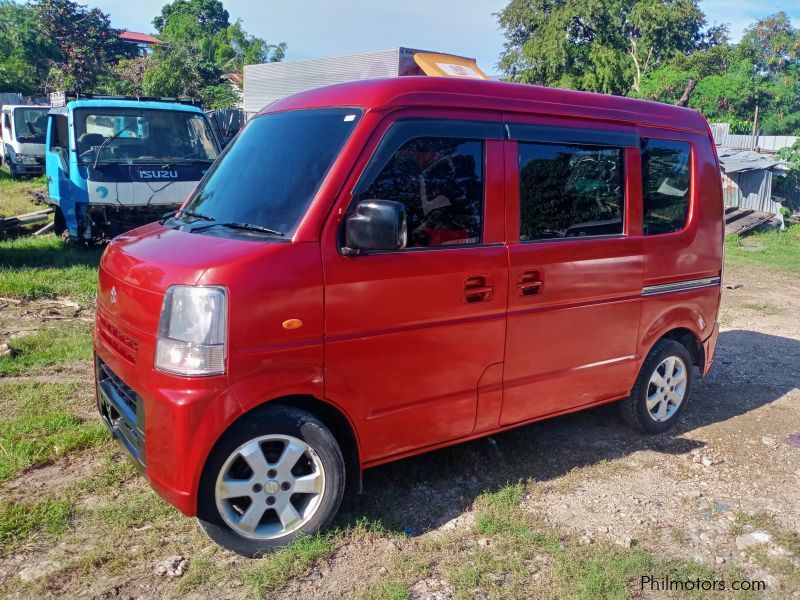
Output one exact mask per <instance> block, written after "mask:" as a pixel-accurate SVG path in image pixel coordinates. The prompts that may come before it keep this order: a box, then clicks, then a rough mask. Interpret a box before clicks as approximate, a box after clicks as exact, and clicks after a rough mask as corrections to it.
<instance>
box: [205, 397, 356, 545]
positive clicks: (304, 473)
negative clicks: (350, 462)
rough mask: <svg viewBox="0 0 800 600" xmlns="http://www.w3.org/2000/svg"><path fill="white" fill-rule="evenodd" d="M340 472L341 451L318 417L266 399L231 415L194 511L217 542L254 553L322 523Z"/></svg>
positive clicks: (334, 504) (336, 497)
mask: <svg viewBox="0 0 800 600" xmlns="http://www.w3.org/2000/svg"><path fill="white" fill-rule="evenodd" d="M345 480H346V478H345V463H344V458H343V457H342V452H341V450H340V448H339V445H338V444H337V442H336V438H335V437H334V436H333V434H332V433H331V432H330V430H329V429H328V428H327V427H326V426H325V425H324V424H323V423H322V421H320V420H319V419H317V418H316V417H314V416H313V415H311V414H310V413H307V412H305V411H303V410H300V409H297V408H294V407H289V406H281V405H274V406H269V405H267V406H265V407H263V408H261V409H257V410H256V411H254V412H253V413H251V414H248V415H246V416H244V417H243V418H241V419H239V420H238V421H237V422H236V423H234V424H233V425H232V426H231V428H230V429H229V430H228V431H227V432H226V433H225V434H224V435H223V436H222V438H221V439H220V441H219V442H218V443H217V446H216V447H215V448H214V450H213V451H212V453H211V455H210V456H209V458H208V461H207V462H206V466H205V469H204V470H203V474H202V476H201V478H200V486H199V488H198V497H197V519H198V521H199V523H200V526H201V527H202V529H203V531H205V533H206V534H207V535H208V537H210V538H211V539H212V540H213V541H214V542H216V543H217V544H219V545H220V546H222V547H224V548H227V549H228V550H231V551H233V552H236V553H238V554H241V555H243V556H247V557H250V558H256V557H259V556H263V555H264V554H267V553H268V552H270V551H272V550H275V549H277V548H281V547H283V546H285V545H287V544H289V543H290V542H292V541H293V540H294V539H296V538H298V537H300V536H303V535H308V534H315V533H317V532H319V531H320V530H322V529H323V528H325V527H326V526H327V525H328V524H329V523H330V522H331V520H332V519H333V517H334V516H335V514H336V512H337V510H338V509H339V505H340V504H341V501H342V497H343V496H344V488H345ZM239 494H240V495H239Z"/></svg>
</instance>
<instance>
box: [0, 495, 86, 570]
mask: <svg viewBox="0 0 800 600" xmlns="http://www.w3.org/2000/svg"><path fill="white" fill-rule="evenodd" d="M71 515H72V505H71V503H70V502H69V501H68V500H64V499H56V498H46V499H44V500H40V501H38V502H33V503H31V504H19V503H16V502H10V501H7V500H0V556H2V555H4V554H6V553H8V552H10V551H11V550H13V549H14V548H15V547H17V546H18V545H19V544H20V543H22V542H23V541H24V540H25V539H26V538H27V537H28V536H30V535H32V534H33V533H36V532H38V531H42V530H44V531H47V532H48V533H51V534H59V533H62V532H64V531H66V530H67V528H68V527H69V525H70V518H71Z"/></svg>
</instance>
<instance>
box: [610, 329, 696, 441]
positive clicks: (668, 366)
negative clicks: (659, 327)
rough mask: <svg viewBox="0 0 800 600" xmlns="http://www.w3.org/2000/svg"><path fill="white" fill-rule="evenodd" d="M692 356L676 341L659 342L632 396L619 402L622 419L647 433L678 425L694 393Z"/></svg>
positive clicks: (639, 377) (644, 367)
mask: <svg viewBox="0 0 800 600" xmlns="http://www.w3.org/2000/svg"><path fill="white" fill-rule="evenodd" d="M692 380H693V372H692V357H691V355H690V354H689V351H688V350H687V349H686V347H685V346H684V345H683V344H681V343H679V342H676V341H675V340H670V339H662V340H659V341H658V342H657V343H656V345H655V346H653V349H652V350H650V353H649V354H648V355H647V358H645V360H644V363H642V368H641V370H640V371H639V376H638V377H637V378H636V382H635V383H634V385H633V389H632V390H631V395H630V396H629V397H628V398H626V399H625V400H622V401H621V402H620V403H619V408H620V414H621V415H622V419H623V420H624V421H625V422H626V423H627V424H628V425H630V426H631V427H633V428H634V429H638V430H639V431H642V432H644V433H661V432H664V431H667V430H668V429H671V428H672V427H674V426H675V424H676V423H677V422H678V420H679V419H680V417H681V414H682V413H683V411H684V410H686V406H687V405H688V404H689V399H690V397H691V392H692Z"/></svg>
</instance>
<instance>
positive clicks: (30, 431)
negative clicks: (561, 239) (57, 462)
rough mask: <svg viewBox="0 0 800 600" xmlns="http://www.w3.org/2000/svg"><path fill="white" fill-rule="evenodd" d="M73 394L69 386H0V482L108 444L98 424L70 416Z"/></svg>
mask: <svg viewBox="0 0 800 600" xmlns="http://www.w3.org/2000/svg"><path fill="white" fill-rule="evenodd" d="M75 391H76V386H75V385H69V384H57V383H47V384H44V383H37V382H33V381H27V382H22V383H11V384H7V383H0V398H2V400H3V405H2V407H0V481H4V480H6V479H9V478H11V477H14V476H15V475H17V474H19V473H20V472H21V471H23V470H25V469H27V468H30V467H32V466H36V465H42V464H45V463H48V462H50V461H52V460H54V459H56V458H59V457H61V456H64V455H66V454H69V453H71V452H75V451H77V450H83V449H85V448H91V447H95V446H99V445H102V444H105V443H106V442H107V441H108V434H107V432H106V431H105V428H104V427H103V426H102V425H101V424H100V423H98V422H91V423H85V422H83V421H82V420H81V419H80V418H78V417H77V416H75V415H74V414H72V412H71V410H70V402H71V401H72V399H73V398H74V394H75Z"/></svg>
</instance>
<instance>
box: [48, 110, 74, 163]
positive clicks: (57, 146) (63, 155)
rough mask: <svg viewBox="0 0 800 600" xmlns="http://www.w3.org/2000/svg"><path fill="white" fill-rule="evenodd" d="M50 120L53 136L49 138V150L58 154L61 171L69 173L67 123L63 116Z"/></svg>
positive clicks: (56, 116) (52, 117)
mask: <svg viewBox="0 0 800 600" xmlns="http://www.w3.org/2000/svg"><path fill="white" fill-rule="evenodd" d="M50 118H51V119H52V125H53V134H52V135H51V136H50V148H49V150H50V151H51V152H53V153H55V154H58V158H59V160H60V162H61V169H62V170H63V171H65V172H66V173H69V122H68V121H67V117H66V116H63V115H54V116H51V117H50Z"/></svg>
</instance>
